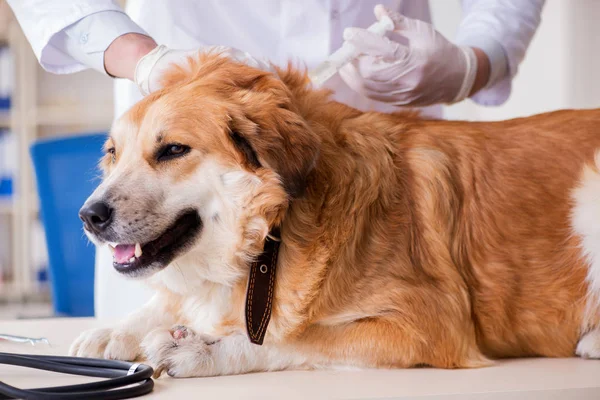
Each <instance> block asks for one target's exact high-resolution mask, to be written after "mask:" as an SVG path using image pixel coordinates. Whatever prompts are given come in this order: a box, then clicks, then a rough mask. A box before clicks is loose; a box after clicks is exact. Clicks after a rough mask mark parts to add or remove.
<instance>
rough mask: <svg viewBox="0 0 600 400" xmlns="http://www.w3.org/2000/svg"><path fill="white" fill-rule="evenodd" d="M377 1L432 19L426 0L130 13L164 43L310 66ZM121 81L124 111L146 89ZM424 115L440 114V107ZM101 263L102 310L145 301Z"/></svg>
mask: <svg viewBox="0 0 600 400" xmlns="http://www.w3.org/2000/svg"><path fill="white" fill-rule="evenodd" d="M376 4H384V5H385V6H386V7H389V8H391V9H394V10H399V11H400V12H402V13H403V14H404V15H406V16H408V17H412V18H418V19H421V20H424V21H428V22H429V21H431V16H430V11H429V3H428V1H426V0H404V1H402V0H302V1H300V0H252V1H234V0H226V1H222V0H202V1H200V0H170V1H166V0H165V1H162V0H129V1H128V2H127V13H128V14H129V15H130V16H131V18H132V19H133V20H134V21H135V22H137V23H138V24H139V25H140V26H142V27H143V28H144V29H145V30H146V31H147V32H148V33H149V34H150V35H151V36H152V37H153V38H154V39H155V40H156V41H157V42H158V43H160V44H165V45H167V46H169V47H171V48H178V49H194V48H198V47H200V46H202V45H224V46H230V47H235V48H238V49H241V50H244V51H247V52H249V53H250V54H252V55H254V56H258V57H264V58H266V59H269V60H270V61H272V62H275V63H278V64H279V65H281V66H285V65H287V63H288V61H293V62H296V63H297V65H300V66H301V65H303V64H305V65H306V66H307V68H309V69H311V68H314V67H315V66H316V65H317V64H318V63H320V62H321V61H323V60H325V59H326V58H327V56H329V55H330V54H331V53H332V52H334V51H335V50H337V49H338V48H339V47H340V46H341V45H342V42H343V38H342V34H343V31H344V28H346V27H350V26H358V27H368V26H369V25H371V24H372V23H373V22H374V21H375V17H374V15H373V8H374V7H375V5H376ZM115 82H116V83H115V85H116V86H115V87H116V91H115V107H116V110H115V111H116V112H115V115H116V116H119V115H121V114H122V113H123V112H124V111H125V110H127V109H128V108H129V107H130V106H131V105H132V104H134V103H136V102H137V101H138V100H140V99H141V95H140V93H139V90H138V88H137V87H136V86H135V85H134V84H132V83H131V82H129V81H126V80H116V81H115ZM327 86H328V87H329V88H331V89H332V90H333V91H334V93H335V95H334V98H335V99H336V100H338V101H340V102H343V103H346V104H348V105H350V106H352V107H355V108H358V109H361V110H377V111H383V112H392V111H395V110H397V108H396V107H394V106H390V105H387V104H384V103H380V102H376V101H373V100H369V99H367V98H365V97H363V96H361V95H359V94H358V93H355V92H354V91H352V90H351V89H350V88H349V87H348V86H347V85H346V84H345V83H344V82H343V81H342V80H341V79H340V78H339V77H337V76H335V77H333V78H332V79H331V80H330V81H329V82H328V83H327ZM423 113H425V114H427V115H430V116H441V106H433V107H428V108H426V109H423ZM96 261H97V265H96V296H95V298H96V315H97V316H102V317H105V316H110V317H113V316H124V315H126V314H128V313H129V312H130V311H132V310H134V309H136V308H138V307H139V306H140V305H141V304H143V303H144V302H145V301H146V300H147V298H148V296H149V291H145V290H144V289H143V288H142V287H141V286H142V284H141V283H140V282H133V281H127V280H125V279H123V277H120V276H118V275H117V274H116V272H115V271H114V270H113V268H112V255H111V254H110V253H109V252H108V249H105V248H102V249H99V250H98V256H97V260H96Z"/></svg>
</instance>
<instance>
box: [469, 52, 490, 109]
mask: <svg viewBox="0 0 600 400" xmlns="http://www.w3.org/2000/svg"><path fill="white" fill-rule="evenodd" d="M471 49H472V50H473V52H474V53H475V57H476V58H477V74H476V75H475V81H474V82H473V87H472V88H471V92H470V93H469V97H470V96H473V95H474V94H475V93H477V92H479V91H480V90H481V89H483V88H484V87H485V86H486V85H487V83H488V82H489V80H490V74H491V65H490V60H489V58H488V56H487V54H485V52H484V51H483V50H481V49H479V48H477V47H471Z"/></svg>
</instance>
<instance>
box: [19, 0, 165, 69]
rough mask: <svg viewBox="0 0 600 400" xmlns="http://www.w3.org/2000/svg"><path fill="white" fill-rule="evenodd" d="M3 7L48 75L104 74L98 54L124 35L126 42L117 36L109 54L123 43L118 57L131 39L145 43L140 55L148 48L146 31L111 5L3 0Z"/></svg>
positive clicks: (88, 0)
mask: <svg viewBox="0 0 600 400" xmlns="http://www.w3.org/2000/svg"><path fill="white" fill-rule="evenodd" d="M8 3H9V5H10V6H11V8H12V9H13V12H14V14H15V16H16V17H17V20H18V21H19V24H20V25H21V27H22V29H23V32H24V33H25V35H26V37H27V39H28V40H29V43H30V44H31V47H32V48H33V51H34V53H35V55H36V57H37V58H38V60H39V62H40V64H41V66H42V67H43V68H44V69H46V70H47V71H49V72H53V73H58V74H65V73H72V72H77V71H81V70H83V69H86V68H93V69H95V70H97V71H100V72H102V73H106V70H105V68H104V67H105V65H104V52H105V51H106V49H107V48H109V46H110V45H111V43H113V42H114V41H115V39H117V38H120V37H122V36H123V35H127V34H130V35H129V40H125V39H123V38H121V39H120V40H119V41H117V42H115V45H116V46H115V48H114V49H113V50H119V48H120V47H121V45H123V49H122V50H120V51H117V53H118V54H119V55H124V54H125V50H124V49H125V48H127V49H130V48H131V37H132V36H135V37H136V38H138V39H139V41H140V43H142V44H143V45H145V47H144V46H140V49H138V50H139V53H140V54H141V53H143V51H145V50H148V51H150V50H151V49H147V47H148V46H147V44H148V37H147V34H146V32H145V31H144V30H143V29H142V28H140V27H139V26H138V25H136V24H135V23H134V22H133V21H132V20H131V19H130V18H129V17H128V16H127V14H125V13H124V12H123V10H122V9H121V8H120V7H119V5H118V4H117V3H116V2H115V1H111V0H78V1H50V0H8ZM134 34H135V35H134ZM154 46H156V44H154ZM146 52H147V51H146ZM112 53H115V51H113V52H111V54H112ZM140 54H138V53H127V56H128V57H138V59H139V58H140V57H141V56H142V55H143V54H141V55H140ZM125 61H127V60H125ZM109 64H110V65H112V63H110V62H109ZM126 64H127V62H124V63H123V65H122V67H124V66H125V65H126ZM115 68H116V66H115ZM134 69H135V66H134V67H133V69H131V71H122V70H121V69H115V73H111V75H114V76H120V77H129V76H130V75H132V74H133V70H134Z"/></svg>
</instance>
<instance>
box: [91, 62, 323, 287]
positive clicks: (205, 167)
mask: <svg viewBox="0 0 600 400" xmlns="http://www.w3.org/2000/svg"><path fill="white" fill-rule="evenodd" d="M288 76H289V75H288ZM297 77H300V75H298V74H297ZM164 83H165V88H164V89H163V90H161V91H159V92H156V93H153V94H151V95H149V96H147V97H146V98H144V99H143V100H142V101H140V102H139V103H137V104H136V105H135V106H133V107H132V108H131V109H130V110H129V111H128V112H127V113H126V114H124V115H123V116H122V117H121V118H119V119H118V120H117V121H116V122H115V124H114V126H113V128H112V130H111V134H110V138H109V139H108V140H107V142H106V145H105V150H106V155H105V156H104V158H103V159H102V161H101V165H102V168H103V170H104V173H105V174H104V180H103V182H102V184H101V185H100V186H99V187H98V188H97V189H96V191H95V192H94V193H93V194H92V195H91V196H90V197H89V198H88V199H87V201H86V203H85V205H84V206H83V207H82V209H81V210H80V216H81V218H82V220H83V221H84V227H85V231H86V233H87V235H88V237H89V238H90V239H91V240H92V241H93V242H94V243H95V244H96V245H108V246H110V247H111V249H113V251H114V267H115V269H116V270H117V271H119V272H121V273H123V274H126V275H129V276H134V277H144V276H149V275H151V274H152V273H154V272H157V271H160V270H163V269H165V268H166V267H167V266H168V265H170V264H176V265H177V267H178V269H179V271H178V272H177V273H182V271H181V269H182V268H184V269H185V268H192V266H190V265H193V268H194V269H196V271H195V272H194V273H193V274H192V273H191V272H190V271H183V272H184V274H187V275H188V276H187V277H186V279H194V278H189V276H191V275H190V274H192V275H193V276H194V277H201V278H202V279H209V280H213V281H221V282H227V281H228V280H231V279H233V278H235V277H236V276H237V275H239V274H240V273H242V272H243V271H240V266H241V265H247V262H248V260H249V259H250V258H251V257H254V256H256V255H257V254H258V253H259V252H260V251H261V250H262V244H263V241H264V239H265V237H266V235H267V234H268V231H269V229H270V228H271V227H273V226H274V225H277V224H279V223H280V222H281V219H282V218H283V215H284V214H285V211H286V209H287V207H288V204H289V201H290V200H291V199H294V198H297V197H299V196H301V195H302V192H303V189H304V187H305V184H306V179H307V176H308V174H309V173H310V171H311V169H312V168H313V166H314V165H315V161H316V158H317V156H318V152H319V138H318V137H317V135H316V134H315V133H314V132H313V131H312V130H311V129H310V127H309V126H308V124H307V122H306V121H305V120H304V118H303V117H302V115H301V113H300V112H299V111H298V109H297V107H296V104H295V100H294V95H293V94H292V92H291V91H290V88H289V86H288V85H286V84H285V83H284V82H283V81H282V80H281V79H279V78H278V77H276V76H274V75H273V74H271V73H268V72H264V71H260V70H257V69H254V68H251V67H248V66H245V65H242V64H239V63H235V62H232V61H229V60H228V59H226V58H224V57H220V56H215V55H206V56H201V58H200V59H199V60H192V59H190V60H189V65H188V66H186V67H175V68H174V69H173V70H172V71H170V72H169V73H168V74H167V75H166V76H165V80H164ZM169 269H170V268H167V269H166V270H169ZM166 270H165V271H164V272H166Z"/></svg>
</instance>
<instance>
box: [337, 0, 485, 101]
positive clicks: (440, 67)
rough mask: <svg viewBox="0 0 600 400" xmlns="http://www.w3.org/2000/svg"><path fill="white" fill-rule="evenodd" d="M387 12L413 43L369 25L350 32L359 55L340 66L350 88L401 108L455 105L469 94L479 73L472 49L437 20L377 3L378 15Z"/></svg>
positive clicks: (398, 30) (346, 37) (350, 40)
mask: <svg viewBox="0 0 600 400" xmlns="http://www.w3.org/2000/svg"><path fill="white" fill-rule="evenodd" d="M384 15H387V16H389V17H390V18H391V19H392V21H393V22H394V32H395V33H397V34H399V35H401V36H403V37H405V38H406V39H408V45H404V44H401V43H398V42H396V41H394V40H391V39H389V38H388V37H385V36H383V37H382V36H378V35H376V34H374V33H371V32H369V31H367V30H366V29H361V28H347V29H346V30H344V40H345V41H346V42H348V43H350V44H352V45H353V46H354V47H355V48H356V49H357V54H359V55H358V56H357V58H356V59H355V60H354V61H353V62H351V63H349V64H347V65H346V66H344V67H343V68H342V69H340V76H341V77H342V79H343V80H344V81H345V82H346V83H347V84H348V86H350V87H351V88H352V89H353V90H355V91H357V92H358V93H361V94H363V95H364V96H366V97H368V98H370V99H373V100H377V101H382V102H386V103H391V104H395V105H398V106H405V105H410V106H425V105H430V104H435V103H452V102H457V101H461V100H463V99H465V98H467V97H468V96H469V93H470V92H471V89H472V88H473V83H474V81H475V76H476V74H477V58H476V56H475V53H474V52H473V50H472V49H471V48H468V47H459V46H456V45H454V44H452V43H450V42H449V41H448V40H447V39H446V38H445V37H444V36H442V35H441V34H440V33H439V32H437V31H436V30H435V29H434V28H433V26H431V24H428V23H426V22H423V21H420V20H416V19H410V18H407V17H405V16H403V15H401V14H399V13H397V12H393V11H389V10H387V9H385V8H384V7H383V6H381V5H378V6H376V7H375V16H376V17H377V19H378V20H381V18H382V17H383V16H384Z"/></svg>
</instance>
